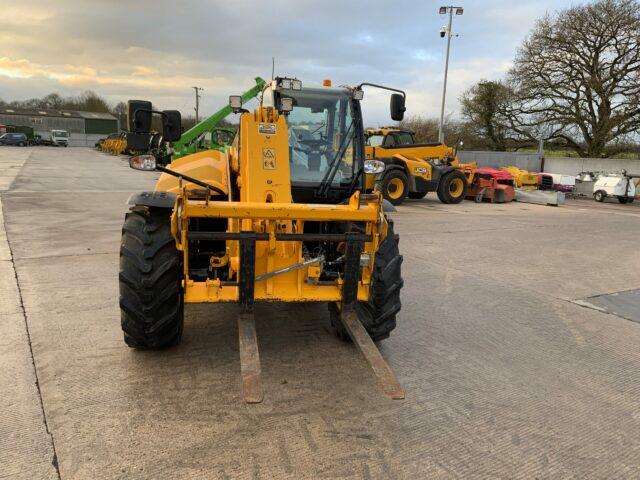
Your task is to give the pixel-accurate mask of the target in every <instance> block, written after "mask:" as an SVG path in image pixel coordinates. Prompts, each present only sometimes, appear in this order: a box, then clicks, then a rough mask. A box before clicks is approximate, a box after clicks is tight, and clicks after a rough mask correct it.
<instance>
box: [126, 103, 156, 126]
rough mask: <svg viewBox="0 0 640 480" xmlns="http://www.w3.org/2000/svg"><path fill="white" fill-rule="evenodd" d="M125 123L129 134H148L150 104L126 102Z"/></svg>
mask: <svg viewBox="0 0 640 480" xmlns="http://www.w3.org/2000/svg"><path fill="white" fill-rule="evenodd" d="M127 123H128V124H129V131H130V132H135V133H146V132H149V131H150V130H151V102H147V101H146V100H129V101H128V102H127Z"/></svg>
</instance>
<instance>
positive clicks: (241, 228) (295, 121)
mask: <svg viewBox="0 0 640 480" xmlns="http://www.w3.org/2000/svg"><path fill="white" fill-rule="evenodd" d="M365 85H368V84H362V85H361V86H359V87H355V88H351V87H341V88H329V87H324V88H302V84H301V82H300V81H299V80H297V79H291V78H276V79H275V80H272V81H270V82H268V83H267V84H265V86H264V88H263V90H262V95H261V101H260V106H259V107H258V108H256V109H255V111H253V112H249V111H248V110H245V109H244V108H243V107H242V103H243V102H242V97H241V96H232V97H230V102H229V104H230V108H231V109H232V111H233V112H234V113H240V114H241V115H240V125H239V129H238V134H237V135H236V137H235V139H234V142H233V144H232V145H231V146H230V147H228V148H226V149H225V150H224V151H219V150H208V151H202V152H198V153H195V154H191V155H187V156H184V157H182V158H179V159H177V160H174V161H173V162H172V163H171V164H170V165H168V166H166V167H165V166H162V165H160V163H159V162H158V158H155V157H154V156H150V155H141V156H137V157H133V158H132V159H131V160H130V165H131V166H132V167H133V168H137V169H140V170H156V171H161V172H163V174H162V175H161V176H160V178H159V180H158V182H157V184H156V188H155V191H153V192H141V193H138V194H134V195H132V196H131V198H130V199H129V204H130V205H131V211H130V212H129V213H128V214H127V215H126V219H125V223H124V227H123V235H122V243H121V250H120V306H121V313H122V329H123V331H124V340H125V342H126V344H127V345H129V346H130V347H134V348H165V347H169V346H172V345H175V344H177V343H179V342H180V339H181V336H182V330H183V312H184V304H185V303H219V302H234V303H237V304H239V307H240V308H239V315H238V331H239V340H240V364H241V373H242V380H243V395H244V399H245V401H247V402H250V403H254V402H260V401H261V400H262V398H263V393H262V382H261V367H260V360H259V353H258V344H257V341H256V331H255V322H254V315H253V305H254V302H256V301H267V302H275V301H279V302H326V303H327V305H328V308H329V317H330V320H331V324H332V326H333V328H334V330H335V332H336V334H337V335H338V336H339V337H340V338H343V339H347V338H349V337H350V338H351V339H352V340H353V342H354V343H355V344H356V346H357V347H358V348H359V349H360V351H361V352H362V354H363V355H364V357H365V358H366V359H367V360H368V362H369V363H370V365H371V367H372V369H373V371H374V373H375V375H376V376H377V378H378V382H379V384H380V387H381V388H382V390H383V392H384V393H385V395H387V396H388V397H390V398H394V399H398V398H404V390H403V388H402V387H401V386H400V384H399V382H398V381H397V379H396V378H395V376H394V375H393V373H392V372H391V370H390V368H389V366H388V365H387V363H386V362H385V360H384V359H383V357H382V355H381V354H380V352H379V350H378V349H377V347H376V345H375V343H374V341H379V340H382V339H384V338H386V337H388V336H389V334H390V332H391V331H392V330H393V329H394V328H395V326H396V315H397V313H398V312H399V311H400V289H401V288H402V285H403V281H402V277H401V264H402V256H401V255H400V252H399V247H398V241H399V237H398V235H397V234H396V233H395V232H394V229H393V222H392V221H391V220H390V219H388V218H387V215H386V214H385V210H384V207H383V200H382V197H381V195H380V193H378V192H374V193H372V194H365V193H363V190H364V174H365V172H370V173H375V172H376V171H381V168H383V167H384V166H383V165H381V162H378V161H367V162H365V148H364V131H363V127H362V114H361V110H360V100H361V99H362V98H363V90H362V86H365ZM382 88H386V87H382ZM389 90H392V91H394V92H398V91H397V90H393V89H389ZM404 103H405V97H404V93H393V94H392V95H391V116H392V118H393V119H394V120H400V119H402V116H403V113H404ZM154 113H156V114H160V115H162V118H163V137H164V139H165V140H166V141H169V142H171V141H176V140H178V139H179V138H180V113H179V112H176V111H164V112H154V111H153V110H152V108H151V104H150V103H148V102H141V101H130V102H129V118H130V129H131V131H134V132H145V131H148V129H149V128H150V125H151V115H152V114H154Z"/></svg>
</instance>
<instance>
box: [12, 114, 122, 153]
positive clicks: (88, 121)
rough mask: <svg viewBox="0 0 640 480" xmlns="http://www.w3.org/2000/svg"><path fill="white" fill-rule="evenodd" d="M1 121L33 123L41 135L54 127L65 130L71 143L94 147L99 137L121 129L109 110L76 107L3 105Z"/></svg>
mask: <svg viewBox="0 0 640 480" xmlns="http://www.w3.org/2000/svg"><path fill="white" fill-rule="evenodd" d="M0 124H3V125H19V126H26V127H31V128H33V131H34V133H35V134H36V135H40V136H41V137H42V138H47V137H48V135H49V133H50V132H51V130H66V131H67V132H69V135H70V137H69V145H70V146H72V147H93V145H94V144H95V143H96V142H97V141H98V139H100V138H104V137H106V136H107V135H109V134H110V133H116V132H117V131H118V120H117V119H116V117H114V116H113V115H111V114H110V113H96V112H80V111H77V110H44V109H42V110H40V109H38V110H25V109H20V108H0Z"/></svg>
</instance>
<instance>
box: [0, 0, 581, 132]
mask: <svg viewBox="0 0 640 480" xmlns="http://www.w3.org/2000/svg"><path fill="white" fill-rule="evenodd" d="M576 3H582V2H580V1H577V0H576V1H569V0H528V1H522V0H521V1H518V0H475V1H469V0H467V1H460V2H459V5H461V6H463V7H464V9H465V10H464V15H462V16H456V17H454V32H455V33H459V34H460V36H459V37H458V38H454V39H453V41H452V54H451V66H450V75H449V79H450V80H449V94H448V100H447V110H446V111H447V114H451V115H454V116H455V115H457V113H458V111H459V104H458V96H459V95H460V93H461V92H462V91H463V90H464V89H465V88H467V87H469V86H470V85H472V84H473V83H475V82H476V81H478V80H480V79H483V78H484V79H493V78H499V77H500V76H502V75H503V74H504V72H506V71H507V70H508V69H509V66H510V62H511V61H512V59H513V56H514V54H515V51H516V49H517V47H518V45H519V44H520V42H521V41H522V39H523V37H524V36H525V35H526V34H527V32H528V31H529V30H530V28H531V27H532V26H533V24H534V22H535V20H536V19H537V18H539V17H541V16H542V15H544V14H545V12H553V11H554V10H556V9H559V8H563V7H567V6H570V5H571V4H576ZM440 5H441V3H440V2H433V1H417V0H416V1H398V0H396V1H393V2H390V1H375V0H364V1H359V0H358V1H353V0H342V1H337V0H321V1H320V0H314V1H308V0H270V1H264V2H257V1H248V0H224V1H222V0H220V1H219V0H209V1H205V0H196V1H189V2H176V1H165V0H153V1H135V0H134V1H131V0H108V1H89V0H83V1H80V0H75V1H73V0H56V1H55V2H52V1H50V0H47V1H38V0H36V1H33V0H28V1H22V2H11V3H9V2H5V5H3V7H2V15H1V16H0V98H1V99H3V100H6V101H9V100H17V99H19V100H22V99H26V98H30V97H36V96H38V97H39V96H43V95H45V94H47V93H51V92H58V93H60V94H62V95H76V94H78V93H80V92H81V91H83V90H86V89H90V90H94V91H95V92H97V93H99V94H100V95H103V96H104V97H106V98H107V99H108V100H109V101H110V102H113V103H114V104H115V103H117V102H118V101H121V100H123V101H126V100H127V99H129V98H142V99H150V100H152V101H153V103H154V105H155V106H157V107H159V108H175V109H179V110H181V111H182V112H183V114H190V113H193V105H194V98H193V97H194V94H193V89H191V88H190V87H192V86H194V85H197V86H200V87H202V88H204V91H203V92H202V96H203V98H202V107H201V108H202V111H203V112H204V113H205V114H206V113H213V112H214V111H215V110H217V109H218V108H219V107H220V106H222V105H223V104H224V103H226V101H227V98H228V95H230V94H235V93H240V92H242V91H244V90H245V89H247V88H249V87H250V86H251V85H252V84H253V77H255V76H258V75H259V76H262V77H264V78H269V77H270V75H271V57H275V59H276V74H277V75H288V76H295V77H298V78H300V79H302V81H303V82H305V83H306V84H309V85H311V84H319V83H321V82H322V80H323V79H325V78H328V79H331V80H332V81H333V83H334V85H339V84H358V83H361V82H363V81H369V82H373V83H382V84H386V85H389V86H394V87H397V88H401V89H404V90H407V92H408V98H407V107H408V114H409V115H415V114H419V115H420V114H421V115H427V116H434V117H435V116H437V115H438V114H439V104H440V96H441V92H442V74H443V67H444V52H445V41H443V40H442V39H441V38H440V36H439V34H438V30H439V28H440V27H441V26H442V25H444V24H445V21H446V18H445V17H443V16H440V15H438V7H439V6H440ZM387 98H388V97H386V96H385V97H382V96H380V95H379V94H375V93H373V92H372V91H368V92H366V94H365V101H364V109H365V117H366V118H365V121H366V122H367V124H368V125H375V124H385V123H387V122H388V121H389V120H388V110H387V109H388V99H387Z"/></svg>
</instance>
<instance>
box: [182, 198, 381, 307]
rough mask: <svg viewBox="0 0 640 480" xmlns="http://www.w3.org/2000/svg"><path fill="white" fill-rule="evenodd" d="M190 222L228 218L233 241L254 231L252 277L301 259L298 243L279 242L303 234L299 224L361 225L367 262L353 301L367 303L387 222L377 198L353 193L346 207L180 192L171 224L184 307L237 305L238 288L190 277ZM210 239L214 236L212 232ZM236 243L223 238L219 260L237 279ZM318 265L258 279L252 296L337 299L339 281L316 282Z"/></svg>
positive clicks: (340, 294)
mask: <svg viewBox="0 0 640 480" xmlns="http://www.w3.org/2000/svg"><path fill="white" fill-rule="evenodd" d="M194 218H224V219H227V230H226V232H218V233H220V234H221V235H227V238H228V237H233V236H234V235H238V234H241V233H243V232H244V233H255V234H256V235H258V237H259V238H257V240H256V242H255V258H256V259H255V276H256V277H258V276H260V275H264V274H268V273H271V272H274V271H278V270H282V269H286V268H287V267H291V266H293V265H296V264H299V263H301V262H303V261H304V259H303V255H302V254H303V252H302V241H300V240H291V241H289V240H282V239H279V238H291V237H287V235H292V234H293V235H294V236H295V235H296V234H301V233H302V232H303V226H304V222H307V221H323V222H331V221H335V222H349V221H350V222H364V223H365V225H366V228H365V231H364V235H365V236H366V239H365V241H364V243H363V250H362V255H363V258H365V259H368V262H367V263H368V264H365V265H363V266H361V278H360V280H359V281H358V287H357V299H358V300H359V301H367V300H368V299H369V288H370V284H371V273H372V271H373V267H374V265H373V263H374V258H375V252H376V251H377V249H378V245H379V243H380V242H381V241H382V240H383V239H384V237H385V235H386V226H387V224H386V220H385V219H384V215H383V213H382V210H381V200H380V194H379V193H375V194H373V195H363V196H362V197H361V196H360V193H359V192H356V193H354V194H353V196H352V197H351V199H350V201H349V203H348V204H345V205H324V204H295V203H264V202H260V203H258V202H228V201H206V200H204V199H198V198H190V197H189V192H188V191H187V190H186V189H185V188H183V189H182V190H181V193H180V194H179V195H178V197H177V200H176V206H175V208H174V210H173V214H172V219H171V225H172V232H173V235H174V238H175V240H176V246H177V248H178V249H179V250H180V251H182V252H183V258H184V285H183V286H184V295H185V302H187V303H215V302H238V301H241V298H240V286H239V285H237V282H235V283H236V284H234V282H223V281H221V280H220V279H216V280H207V281H194V280H193V279H191V278H189V237H190V236H192V235H194V234H193V233H191V232H189V222H190V220H191V219H194ZM214 235H215V234H214ZM240 243H241V242H240V240H238V239H232V238H229V239H227V240H226V255H225V258H224V259H223V260H221V261H225V262H228V263H229V270H230V274H231V276H235V278H238V277H239V276H240V270H241V258H240V257H241V255H240V248H241V246H240ZM319 275H320V268H319V265H318V264H317V263H316V264H312V265H306V266H304V267H301V268H296V269H294V270H291V271H288V272H283V273H280V274H277V275H275V276H273V277H270V278H267V279H264V280H259V279H256V281H255V284H254V288H255V290H254V292H253V298H254V299H255V300H258V301H282V302H309V301H322V302H330V301H336V302H337V301H340V300H342V298H343V283H344V282H343V280H342V279H338V280H337V281H335V282H331V283H329V284H327V283H325V282H319V281H318V278H319Z"/></svg>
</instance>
